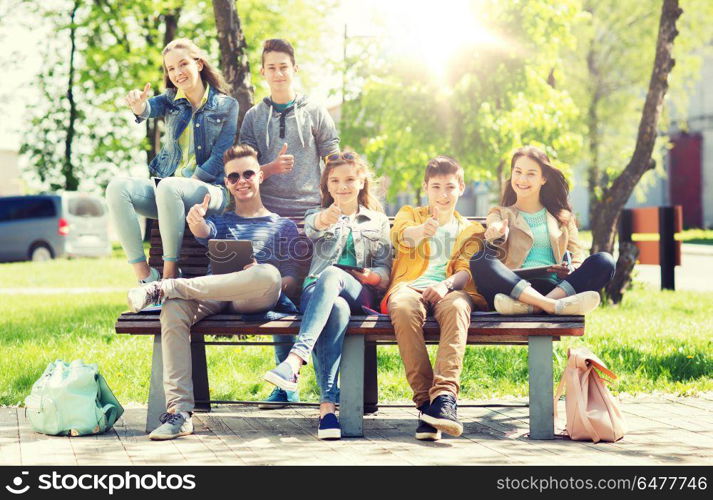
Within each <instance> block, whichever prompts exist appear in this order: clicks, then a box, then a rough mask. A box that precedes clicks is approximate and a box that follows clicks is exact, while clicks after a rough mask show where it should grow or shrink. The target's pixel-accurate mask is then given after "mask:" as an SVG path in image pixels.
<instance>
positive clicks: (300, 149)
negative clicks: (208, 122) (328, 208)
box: [240, 39, 339, 218]
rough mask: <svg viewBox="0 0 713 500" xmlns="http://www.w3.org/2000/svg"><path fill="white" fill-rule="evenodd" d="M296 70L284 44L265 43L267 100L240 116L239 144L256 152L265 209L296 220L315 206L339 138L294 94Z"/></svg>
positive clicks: (322, 111)
mask: <svg viewBox="0 0 713 500" xmlns="http://www.w3.org/2000/svg"><path fill="white" fill-rule="evenodd" d="M297 70H298V67H297V65H296V64H295V53H294V49H293V48H292V46H291V45H290V44H289V42H287V41H285V40H280V39H272V40H267V41H266V42H265V44H264V45H263V51H262V67H261V69H260V73H261V74H262V75H263V76H264V77H265V80H266V81H267V83H268V85H269V86H270V97H266V98H265V99H263V100H262V101H261V102H259V103H258V104H256V105H255V106H253V107H252V108H251V109H250V110H249V111H248V112H247V113H246V114H245V118H244V119H243V125H242V127H241V128H240V142H241V143H244V144H249V145H250V146H252V147H253V148H255V149H256V150H257V152H258V161H259V162H260V165H261V168H262V171H263V173H264V176H265V180H264V181H263V183H262V185H261V186H260V191H261V194H262V199H263V203H264V204H265V207H266V208H267V209H268V210H270V211H272V212H275V213H277V214H278V215H280V216H282V217H300V218H302V217H304V214H305V212H306V211H307V210H309V209H312V208H319V206H320V195H319V192H320V191H319V179H320V175H321V173H322V169H323V168H324V160H323V159H324V157H325V156H327V155H329V154H331V153H338V152H339V137H338V136H337V129H336V127H335V126H334V121H333V120H332V118H331V117H330V116H329V113H327V110H326V108H324V107H323V106H319V105H317V104H314V103H312V102H310V101H309V98H308V97H307V96H304V95H297V93H296V92H295V90H294V86H293V77H294V74H295V73H296V72H297Z"/></svg>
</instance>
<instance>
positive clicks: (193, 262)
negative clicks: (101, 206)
mask: <svg viewBox="0 0 713 500" xmlns="http://www.w3.org/2000/svg"><path fill="white" fill-rule="evenodd" d="M466 219H468V220H470V221H477V222H480V223H481V224H483V225H485V217H466ZM292 220H293V221H294V223H295V224H297V229H298V230H299V232H300V234H302V233H303V232H304V220H303V219H297V218H292ZM151 222H152V227H151V248H150V250H149V265H150V266H151V267H155V268H156V269H158V270H159V271H160V272H163V259H162V255H163V245H162V243H161V233H160V231H159V228H158V224H157V223H156V222H154V221H151ZM389 222H390V223H391V224H393V223H394V218H393V217H389ZM178 267H180V268H181V271H182V272H183V277H184V278H193V277H195V276H204V275H205V274H206V272H207V270H208V256H207V249H206V247H204V246H203V245H201V244H200V243H198V242H197V241H196V239H195V238H194V237H193V233H191V231H190V229H189V228H188V224H186V227H185V231H184V232H183V245H182V247H181V257H180V258H179V260H178Z"/></svg>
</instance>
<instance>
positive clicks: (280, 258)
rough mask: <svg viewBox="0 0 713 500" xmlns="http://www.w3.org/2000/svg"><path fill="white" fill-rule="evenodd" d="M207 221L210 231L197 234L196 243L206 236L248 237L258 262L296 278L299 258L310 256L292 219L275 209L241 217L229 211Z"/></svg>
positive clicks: (298, 269) (236, 238)
mask: <svg viewBox="0 0 713 500" xmlns="http://www.w3.org/2000/svg"><path fill="white" fill-rule="evenodd" d="M206 223H207V224H208V227H209V228H210V234H209V235H208V237H207V238H198V237H196V240H197V241H198V243H200V244H201V245H203V246H208V240H214V239H219V240H250V241H251V242H252V244H253V253H254V254H255V260H256V261H257V262H258V264H272V265H273V266H275V267H276V268H277V269H278V270H279V271H280V274H281V275H282V276H292V277H293V278H295V279H299V275H300V269H301V267H300V265H301V262H300V260H301V259H305V258H309V257H308V256H309V246H308V245H309V244H308V243H307V242H306V241H305V240H304V238H300V237H299V234H298V232H297V226H296V225H295V223H294V222H292V221H291V220H290V219H285V218H284V217H280V216H279V215H277V214H275V213H272V214H270V215H266V216H263V217H241V216H239V215H238V214H236V213H235V212H232V211H230V212H225V213H224V214H221V215H212V216H209V217H206ZM305 256H307V257H305ZM302 264H304V263H302ZM208 273H209V274H210V269H209V270H208Z"/></svg>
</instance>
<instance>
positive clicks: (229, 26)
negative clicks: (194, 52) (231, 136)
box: [213, 0, 253, 141]
mask: <svg viewBox="0 0 713 500" xmlns="http://www.w3.org/2000/svg"><path fill="white" fill-rule="evenodd" d="M213 12H214V14H215V26H216V29H217V31H218V44H219V46H220V67H221V69H222V70H223V74H224V75H225V78H226V80H227V81H228V84H229V85H230V86H231V88H232V89H233V91H232V96H233V97H235V99H237V100H238V105H239V106H240V112H239V113H238V131H239V130H240V126H241V125H242V123H243V117H244V116H245V113H246V112H247V111H248V109H250V108H251V107H252V105H253V86H252V84H251V83H250V63H249V61H248V55H247V53H246V49H247V45H246V43H245V35H244V33H243V30H242V28H241V27H240V16H239V15H238V9H237V7H236V6H235V0H213ZM236 141H237V137H236Z"/></svg>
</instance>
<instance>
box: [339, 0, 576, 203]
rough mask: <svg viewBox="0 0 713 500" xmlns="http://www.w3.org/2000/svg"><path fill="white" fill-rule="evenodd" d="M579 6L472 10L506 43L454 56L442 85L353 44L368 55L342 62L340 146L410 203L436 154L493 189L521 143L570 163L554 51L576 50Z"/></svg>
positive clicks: (535, 3)
mask: <svg viewBox="0 0 713 500" xmlns="http://www.w3.org/2000/svg"><path fill="white" fill-rule="evenodd" d="M578 5H579V4H578V2H577V1H574V0H573V1H566V2H557V3H556V4H554V3H552V2H549V1H544V0H530V1H528V2H514V1H513V2H509V3H502V2H495V1H478V2H473V5H472V12H478V13H479V17H480V19H479V21H480V22H481V23H482V24H483V25H485V26H488V27H489V29H490V30H491V31H493V32H494V33H496V34H497V35H498V37H499V38H500V40H503V41H505V42H506V43H503V44H501V45H495V46H466V47H462V48H461V49H460V50H459V51H458V52H457V53H456V54H454V56H453V57H452V58H451V60H450V64H449V68H448V71H447V73H446V75H445V78H444V80H443V81H439V80H438V79H435V78H433V77H432V71H430V69H429V68H428V66H427V65H426V64H425V63H424V62H423V61H421V60H420V59H419V57H418V54H414V57H411V58H409V57H403V55H399V57H394V55H393V54H389V53H388V51H384V50H379V49H378V48H373V47H370V46H371V45H372V43H373V42H370V41H363V42H361V43H362V44H366V45H367V46H366V47H364V48H362V50H361V51H359V52H358V53H356V55H355V56H354V59H348V60H347V62H346V67H347V68H349V71H348V72H347V78H346V80H347V82H348V84H347V85H346V93H345V98H346V102H345V105H344V109H343V117H344V119H343V120H342V138H343V142H344V143H345V144H347V145H350V146H352V147H355V148H356V149H358V150H360V151H363V152H364V153H365V154H367V156H368V157H369V159H370V160H371V161H372V162H373V163H374V164H375V166H376V170H377V173H378V174H379V176H384V177H388V179H389V181H390V185H389V194H390V195H391V196H393V195H394V194H396V193H397V192H399V191H404V190H407V189H408V190H410V191H412V192H413V191H414V190H415V192H416V194H417V195H418V194H419V186H420V184H421V183H420V176H421V173H422V170H423V166H424V165H425V162H426V160H427V159H428V158H429V157H431V156H433V155H435V154H439V153H447V154H452V155H454V156H455V157H456V158H458V159H459V160H460V161H461V163H462V164H463V166H464V168H465V170H466V175H467V177H468V178H469V179H491V180H497V179H498V177H499V172H500V171H501V170H502V167H503V165H504V162H505V161H506V160H507V159H508V156H509V155H510V153H511V152H512V150H513V149H514V148H516V147H519V146H521V145H522V144H525V143H537V144H540V145H543V146H546V148H547V149H548V150H550V152H553V153H554V152H557V153H559V157H560V158H572V157H574V156H575V155H576V154H577V153H578V151H579V148H580V144H581V139H580V137H579V136H578V135H577V134H576V133H574V132H572V129H573V128H574V127H573V126H572V123H573V121H574V120H576V118H577V116H578V113H577V108H576V106H575V105H574V102H573V101H572V99H571V97H570V96H569V94H568V93H567V91H566V90H564V89H562V88H560V87H559V85H557V81H556V80H557V75H559V74H560V73H561V72H562V63H561V61H562V51H563V50H564V49H565V48H567V47H571V46H573V44H574V42H575V39H574V37H573V36H572V35H571V31H570V28H571V26H572V25H573V24H574V22H575V21H576V19H577V16H578V14H579V10H578ZM454 15H473V14H468V13H454ZM375 61H377V62H376V63H375ZM355 86H356V87H357V89H356V90H355V89H354V87H355Z"/></svg>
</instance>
